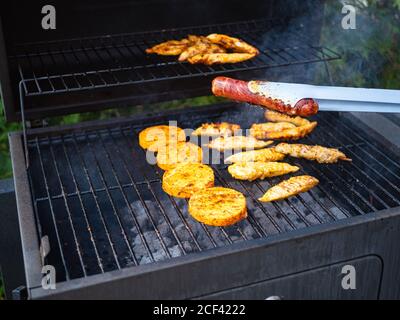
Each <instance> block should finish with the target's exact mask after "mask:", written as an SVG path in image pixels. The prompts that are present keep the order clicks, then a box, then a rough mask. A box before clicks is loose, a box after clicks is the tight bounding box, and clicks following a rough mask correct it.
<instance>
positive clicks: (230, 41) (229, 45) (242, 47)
mask: <svg viewBox="0 0 400 320" xmlns="http://www.w3.org/2000/svg"><path fill="white" fill-rule="evenodd" d="M207 39H209V40H210V41H211V42H213V43H216V44H219V45H221V46H223V47H224V48H226V49H230V50H232V51H234V52H241V53H250V54H253V55H257V54H259V53H260V52H259V51H258V49H257V48H255V47H253V46H252V45H250V44H248V43H247V42H244V41H243V40H240V39H238V38H234V37H230V36H227V35H225V34H219V33H212V34H209V35H208V36H207Z"/></svg>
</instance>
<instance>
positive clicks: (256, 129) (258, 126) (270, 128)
mask: <svg viewBox="0 0 400 320" xmlns="http://www.w3.org/2000/svg"><path fill="white" fill-rule="evenodd" d="M293 128H296V126H295V125H294V124H292V123H289V122H276V123H274V122H266V123H254V124H252V125H251V128H250V134H251V135H252V136H253V137H254V138H257V139H265V138H266V137H267V134H268V133H272V132H282V131H284V130H287V129H293Z"/></svg>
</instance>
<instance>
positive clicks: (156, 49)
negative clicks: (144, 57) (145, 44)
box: [146, 39, 189, 56]
mask: <svg viewBox="0 0 400 320" xmlns="http://www.w3.org/2000/svg"><path fill="white" fill-rule="evenodd" d="M188 45H189V40H188V39H182V40H169V41H165V42H162V43H159V44H157V45H155V46H153V47H151V48H148V49H146V53H156V54H159V55H162V56H177V55H180V54H181V53H182V52H183V51H184V50H185V49H186V48H187V46H188Z"/></svg>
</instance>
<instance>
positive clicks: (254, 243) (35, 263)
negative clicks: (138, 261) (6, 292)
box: [10, 111, 400, 298]
mask: <svg viewBox="0 0 400 320" xmlns="http://www.w3.org/2000/svg"><path fill="white" fill-rule="evenodd" d="M178 113H180V111H178ZM165 114H168V115H171V116H172V115H174V114H176V112H174V111H172V112H166V113H165ZM350 117H352V116H350ZM138 119H148V116H146V117H133V118H129V119H124V120H122V121H121V120H118V119H115V120H108V121H107V120H106V121H94V122H91V123H88V124H85V125H84V126H82V125H81V124H80V125H73V126H66V127H63V128H57V129H54V128H46V129H34V130H33V131H32V133H31V134H32V135H33V136H36V137H41V136H47V135H52V134H54V135H58V134H60V133H65V132H70V131H76V130H79V129H80V130H83V131H85V130H86V129H92V128H102V127H104V126H106V127H108V126H110V124H118V125H121V124H123V123H130V122H131V121H133V120H138ZM352 120H354V119H352ZM10 146H11V154H12V159H13V164H14V166H13V168H14V176H15V178H16V179H15V184H16V196H17V205H18V213H19V215H20V217H19V218H20V219H19V220H20V228H21V236H22V244H23V249H24V250H23V252H24V260H25V267H26V275H27V283H28V289H29V290H30V293H31V297H35V298H50V297H57V296H58V297H62V296H63V295H64V294H66V296H68V295H70V294H71V295H72V297H75V295H77V296H76V297H84V296H85V292H87V291H86V290H89V291H90V292H91V294H93V295H94V296H97V295H96V293H95V291H96V289H95V290H93V291H92V289H93V288H95V287H96V286H100V287H104V286H105V287H107V288H108V289H107V290H111V291H112V292H113V294H115V296H112V295H111V296H109V297H125V298H127V297H132V296H133V297H137V298H142V297H146V294H140V293H137V292H134V290H133V289H132V290H133V291H132V290H130V289H126V288H125V285H123V286H124V288H125V289H124V291H123V292H122V293H119V294H118V293H117V291H118V289H117V288H118V286H121V285H122V283H125V282H126V283H130V284H131V285H132V286H133V285H134V284H135V285H137V281H139V282H140V281H142V280H140V279H141V278H142V279H143V277H144V278H146V279H152V277H156V278H157V277H159V276H160V277H163V276H162V274H163V273H164V272H166V273H169V272H173V271H172V270H178V269H179V268H183V270H190V268H192V267H193V268H195V269H196V268H198V267H199V266H200V265H201V266H202V267H201V268H207V266H208V265H209V264H210V263H211V264H213V263H214V262H212V261H214V260H215V261H225V260H226V259H228V260H229V259H231V257H232V255H240V256H241V257H242V256H244V255H247V254H250V255H251V252H253V251H254V252H258V251H259V250H262V248H266V247H273V244H274V245H277V244H279V243H280V242H287V241H289V242H294V243H295V242H296V241H299V239H303V238H304V237H314V236H320V235H326V234H330V233H334V232H339V231H341V232H342V231H343V229H344V228H346V227H352V226H358V225H365V224H364V223H368V222H370V221H374V220H377V219H380V220H383V219H384V218H385V217H388V218H389V217H390V218H392V217H394V216H398V214H399V213H400V210H399V209H400V207H396V208H392V209H387V210H381V211H376V212H373V213H369V214H366V215H363V216H357V217H348V218H345V219H342V220H338V221H333V222H330V223H323V224H318V225H314V226H309V227H306V228H301V229H297V230H292V231H291V232H284V233H280V234H275V235H271V236H269V237H267V238H265V237H264V238H263V237H261V238H260V239H252V240H249V241H242V242H239V243H233V244H230V245H228V246H223V247H219V248H215V249H213V250H211V251H210V250H205V251H203V252H196V253H193V254H189V255H186V256H180V257H175V258H174V259H166V260H164V261H158V262H157V263H150V264H146V265H139V266H135V267H127V268H124V269H122V270H115V271H110V272H106V273H104V274H98V275H91V276H88V277H86V278H79V279H72V280H68V281H66V282H61V283H57V286H58V287H59V288H58V289H56V290H55V291H47V290H43V289H42V288H41V286H40V283H41V277H40V271H41V265H42V263H41V258H40V253H39V238H38V235H37V230H36V223H35V221H34V210H33V206H32V200H31V199H32V198H31V197H32V195H31V191H30V188H29V179H28V176H27V174H26V170H25V167H24V163H23V161H22V160H21V159H22V157H21V155H22V154H23V149H22V143H21V133H13V134H11V135H10ZM28 198H29V201H28ZM22 213H23V216H21V214H22ZM361 247H362V244H361ZM221 263H222V262H221ZM228 265H229V264H228ZM191 266H192V267H191ZM298 267H299V268H300V267H301V266H300V265H299V266H298ZM177 268H178V269H177ZM186 268H189V269H186ZM178 273H179V272H178ZM221 276H222V275H221ZM185 277H186V276H185ZM188 277H189V275H188ZM172 278H173V279H175V280H176V281H178V279H176V277H174V276H172ZM160 279H161V278H160ZM188 279H190V278H188ZM188 279H186V280H188ZM214 279H218V277H215V278H214ZM250 280H251V279H250ZM143 281H147V280H143ZM148 281H151V280H148ZM153 281H154V278H153ZM188 281H189V280H188ZM178 282H179V281H178ZM193 285H194V284H193ZM208 285H210V284H209V283H208ZM153 286H154V284H153ZM78 288H79V290H77V289H78ZM221 289H228V287H226V288H219V290H221ZM75 290H77V291H75ZM204 290H205V291H204ZM207 290H210V289H207ZM207 290H206V289H201V288H199V290H197V289H196V290H194V291H193V295H191V296H180V295H179V294H180V293H179V290H178V291H175V290H172V291H171V296H168V295H167V296H165V295H160V296H159V297H161V298H166V297H178V298H179V297H180V298H182V297H184V298H188V297H196V296H202V295H204V294H207V293H210V292H211V291H210V292H207ZM102 294H103V295H104V296H107V295H108V293H106V292H105V291H104V290H102ZM153 294H154V292H153ZM163 294H165V292H164V293H163ZM174 295H175V296H174ZM149 297H150V296H149Z"/></svg>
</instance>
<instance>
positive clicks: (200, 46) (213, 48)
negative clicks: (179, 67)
mask: <svg viewBox="0 0 400 320" xmlns="http://www.w3.org/2000/svg"><path fill="white" fill-rule="evenodd" d="M206 39H207V38H206ZM224 52H226V50H225V49H224V48H222V47H221V46H219V45H217V44H214V43H211V42H209V41H202V40H200V41H198V42H196V43H195V44H193V45H191V46H189V47H187V48H186V50H185V51H183V52H182V53H181V54H180V55H179V59H178V60H179V61H185V60H187V59H188V58H191V57H193V56H195V55H198V54H202V53H224Z"/></svg>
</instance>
